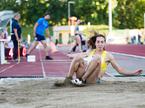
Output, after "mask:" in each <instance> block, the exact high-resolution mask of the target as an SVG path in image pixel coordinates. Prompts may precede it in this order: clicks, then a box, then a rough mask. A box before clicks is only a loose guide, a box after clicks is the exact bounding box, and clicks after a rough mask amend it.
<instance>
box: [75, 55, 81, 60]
mask: <svg viewBox="0 0 145 108" xmlns="http://www.w3.org/2000/svg"><path fill="white" fill-rule="evenodd" d="M81 60H82V57H81V56H79V55H78V56H75V57H74V61H81Z"/></svg>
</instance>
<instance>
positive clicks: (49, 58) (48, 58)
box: [45, 56, 53, 60]
mask: <svg viewBox="0 0 145 108" xmlns="http://www.w3.org/2000/svg"><path fill="white" fill-rule="evenodd" d="M45 60H53V58H51V57H50V56H46V57H45Z"/></svg>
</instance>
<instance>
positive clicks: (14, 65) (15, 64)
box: [0, 64, 17, 74]
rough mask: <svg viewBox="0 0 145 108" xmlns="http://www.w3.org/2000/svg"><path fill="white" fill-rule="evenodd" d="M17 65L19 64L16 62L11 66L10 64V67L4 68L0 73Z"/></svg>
mask: <svg viewBox="0 0 145 108" xmlns="http://www.w3.org/2000/svg"><path fill="white" fill-rule="evenodd" d="M15 65H17V64H14V65H11V66H8V67H6V68H4V69H2V70H1V71H0V74H1V73H3V72H5V71H6V70H8V69H10V68H12V67H14V66H15Z"/></svg>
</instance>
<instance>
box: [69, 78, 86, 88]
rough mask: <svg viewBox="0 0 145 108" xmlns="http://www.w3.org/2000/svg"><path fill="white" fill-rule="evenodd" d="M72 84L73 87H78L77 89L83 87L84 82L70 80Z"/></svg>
mask: <svg viewBox="0 0 145 108" xmlns="http://www.w3.org/2000/svg"><path fill="white" fill-rule="evenodd" d="M71 82H72V84H74V85H75V86H78V87H83V86H85V85H86V81H82V80H80V79H74V80H71Z"/></svg>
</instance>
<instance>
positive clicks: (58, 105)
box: [0, 78, 145, 108]
mask: <svg viewBox="0 0 145 108" xmlns="http://www.w3.org/2000/svg"><path fill="white" fill-rule="evenodd" d="M56 79H61V80H62V78H45V79H27V80H25V79H23V80H14V79H5V80H1V83H0V108H145V80H142V81H139V80H138V79H137V78H134V79H128V78H124V79H126V80H124V79H120V80H116V79H112V80H111V78H110V80H108V78H106V79H104V80H103V81H101V84H95V85H89V86H85V87H73V86H69V87H55V86H54V85H53V84H54V82H55V81H56ZM117 79H119V78H117ZM127 79H128V80H127Z"/></svg>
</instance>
